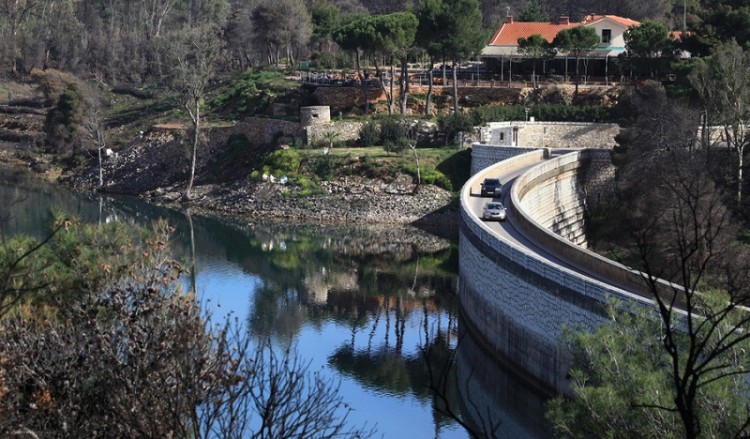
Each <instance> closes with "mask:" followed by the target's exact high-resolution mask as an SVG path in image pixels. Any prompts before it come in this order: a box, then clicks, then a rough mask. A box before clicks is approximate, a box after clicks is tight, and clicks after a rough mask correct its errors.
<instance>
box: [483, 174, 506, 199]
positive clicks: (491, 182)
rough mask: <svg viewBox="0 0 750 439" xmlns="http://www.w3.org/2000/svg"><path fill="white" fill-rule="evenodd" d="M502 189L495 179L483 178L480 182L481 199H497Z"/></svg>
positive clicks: (498, 181)
mask: <svg viewBox="0 0 750 439" xmlns="http://www.w3.org/2000/svg"><path fill="white" fill-rule="evenodd" d="M502 189H503V185H502V184H501V183H500V180H498V179H497V178H485V179H484V181H483V182H482V196H483V197H499V196H500V193H501V191H502Z"/></svg>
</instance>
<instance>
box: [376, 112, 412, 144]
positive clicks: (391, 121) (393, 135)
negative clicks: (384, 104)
mask: <svg viewBox="0 0 750 439" xmlns="http://www.w3.org/2000/svg"><path fill="white" fill-rule="evenodd" d="M408 134H409V133H408V130H407V128H406V124H405V123H404V121H403V120H402V119H400V118H392V117H389V118H386V119H383V120H381V121H380V143H381V144H382V145H383V146H384V147H385V145H386V144H391V145H404V146H405V145H406V142H407V141H408Z"/></svg>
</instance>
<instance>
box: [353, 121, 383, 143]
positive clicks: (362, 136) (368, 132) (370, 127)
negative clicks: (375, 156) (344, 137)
mask: <svg viewBox="0 0 750 439" xmlns="http://www.w3.org/2000/svg"><path fill="white" fill-rule="evenodd" d="M379 141H380V128H378V125H377V124H376V123H375V122H373V121H369V122H367V123H365V124H364V125H362V128H360V130H359V139H358V140H357V143H358V144H359V146H375V145H377V144H378V142H379Z"/></svg>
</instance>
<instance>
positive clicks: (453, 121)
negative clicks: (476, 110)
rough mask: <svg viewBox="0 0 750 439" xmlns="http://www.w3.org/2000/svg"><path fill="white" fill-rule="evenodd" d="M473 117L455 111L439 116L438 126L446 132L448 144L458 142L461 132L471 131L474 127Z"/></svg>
mask: <svg viewBox="0 0 750 439" xmlns="http://www.w3.org/2000/svg"><path fill="white" fill-rule="evenodd" d="M474 125H475V124H474V121H473V120H472V117H471V116H470V115H468V114H464V113H453V114H450V115H447V116H441V117H439V118H438V127H439V128H440V131H442V132H443V133H444V134H445V141H446V144H448V143H456V140H457V139H456V136H457V135H458V133H459V132H461V131H464V132H471V131H472V130H473V129H474Z"/></svg>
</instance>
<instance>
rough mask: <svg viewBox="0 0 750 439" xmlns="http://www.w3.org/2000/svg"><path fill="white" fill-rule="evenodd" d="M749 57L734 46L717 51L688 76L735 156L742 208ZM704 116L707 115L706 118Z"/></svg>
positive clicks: (748, 136)
mask: <svg viewBox="0 0 750 439" xmlns="http://www.w3.org/2000/svg"><path fill="white" fill-rule="evenodd" d="M748 69H750V53H748V52H746V51H745V50H743V49H742V48H741V47H740V46H739V45H738V44H737V43H736V42H734V41H732V42H730V43H727V44H724V45H722V46H721V47H719V48H718V49H717V50H716V52H715V54H714V55H712V56H711V58H710V60H709V61H704V60H700V61H699V63H698V66H697V68H696V69H695V70H694V71H693V73H692V74H691V75H690V81H691V83H692V84H693V87H694V88H695V89H696V90H697V91H698V94H699V95H700V96H701V99H702V101H703V104H704V107H705V108H707V111H708V113H710V114H711V116H712V120H715V121H717V122H718V123H719V124H720V125H721V127H722V128H723V131H724V133H723V134H724V136H723V137H724V141H725V142H726V144H727V146H728V147H729V148H731V149H732V150H733V151H734V152H735V155H736V156H737V167H736V170H735V175H736V179H737V191H736V201H737V205H738V206H740V205H741V204H742V186H743V175H742V172H743V169H744V156H745V148H746V147H747V146H748V145H750V127H749V126H748V124H750V80H748V78H747V75H746V72H747V70H748ZM708 113H707V114H708Z"/></svg>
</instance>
